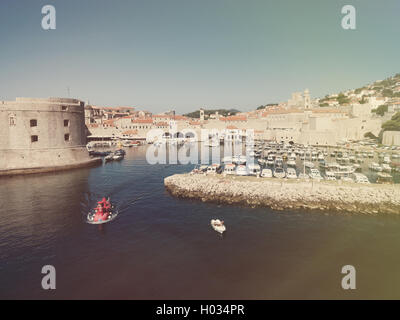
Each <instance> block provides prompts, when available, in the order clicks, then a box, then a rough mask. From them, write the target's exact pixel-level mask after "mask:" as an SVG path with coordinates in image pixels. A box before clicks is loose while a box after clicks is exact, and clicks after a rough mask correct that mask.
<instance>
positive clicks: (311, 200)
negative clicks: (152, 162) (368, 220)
mask: <svg viewBox="0 0 400 320" xmlns="http://www.w3.org/2000/svg"><path fill="white" fill-rule="evenodd" d="M164 185H165V188H166V190H167V191H168V192H169V193H170V194H171V195H173V196H175V197H179V198H187V199H195V200H200V201H203V202H212V203H218V204H228V205H241V206H250V207H268V208H271V209H274V210H300V209H307V210H311V211H328V212H341V213H359V214H399V213H400V188H399V187H398V186H397V185H393V184H391V185H377V184H357V183H352V182H340V183H339V182H338V181H326V180H322V181H315V180H311V181H304V180H283V179H281V180H277V179H273V178H257V177H250V176H246V177H238V176H225V175H212V174H175V175H172V176H169V177H167V178H165V179H164Z"/></svg>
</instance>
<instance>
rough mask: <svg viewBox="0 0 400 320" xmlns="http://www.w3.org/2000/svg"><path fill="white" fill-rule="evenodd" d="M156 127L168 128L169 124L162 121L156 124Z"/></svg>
mask: <svg viewBox="0 0 400 320" xmlns="http://www.w3.org/2000/svg"><path fill="white" fill-rule="evenodd" d="M155 125H156V126H157V127H167V126H168V122H165V121H160V122H156V123H155Z"/></svg>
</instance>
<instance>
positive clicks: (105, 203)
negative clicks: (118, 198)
mask: <svg viewBox="0 0 400 320" xmlns="http://www.w3.org/2000/svg"><path fill="white" fill-rule="evenodd" d="M98 204H100V205H101V206H102V208H103V211H104V212H107V213H108V212H110V211H111V203H110V201H108V200H107V199H106V198H104V197H103V199H102V200H101V201H99V202H98Z"/></svg>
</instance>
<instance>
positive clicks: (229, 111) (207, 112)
mask: <svg viewBox="0 0 400 320" xmlns="http://www.w3.org/2000/svg"><path fill="white" fill-rule="evenodd" d="M217 111H218V114H219V115H220V116H224V117H226V116H228V115H234V114H236V113H238V112H240V111H239V110H236V109H209V110H204V115H205V117H206V118H207V117H209V116H210V115H211V114H214V113H215V112H217ZM184 116H186V117H189V118H200V110H196V111H193V112H189V113H186V114H184Z"/></svg>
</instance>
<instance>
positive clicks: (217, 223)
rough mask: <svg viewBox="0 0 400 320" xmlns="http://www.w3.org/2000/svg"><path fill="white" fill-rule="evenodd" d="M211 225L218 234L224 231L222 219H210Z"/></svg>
mask: <svg viewBox="0 0 400 320" xmlns="http://www.w3.org/2000/svg"><path fill="white" fill-rule="evenodd" d="M211 226H212V228H213V229H214V230H215V231H217V232H218V233H220V234H223V233H224V232H225V231H226V227H225V224H224V221H221V220H219V219H212V220H211Z"/></svg>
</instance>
